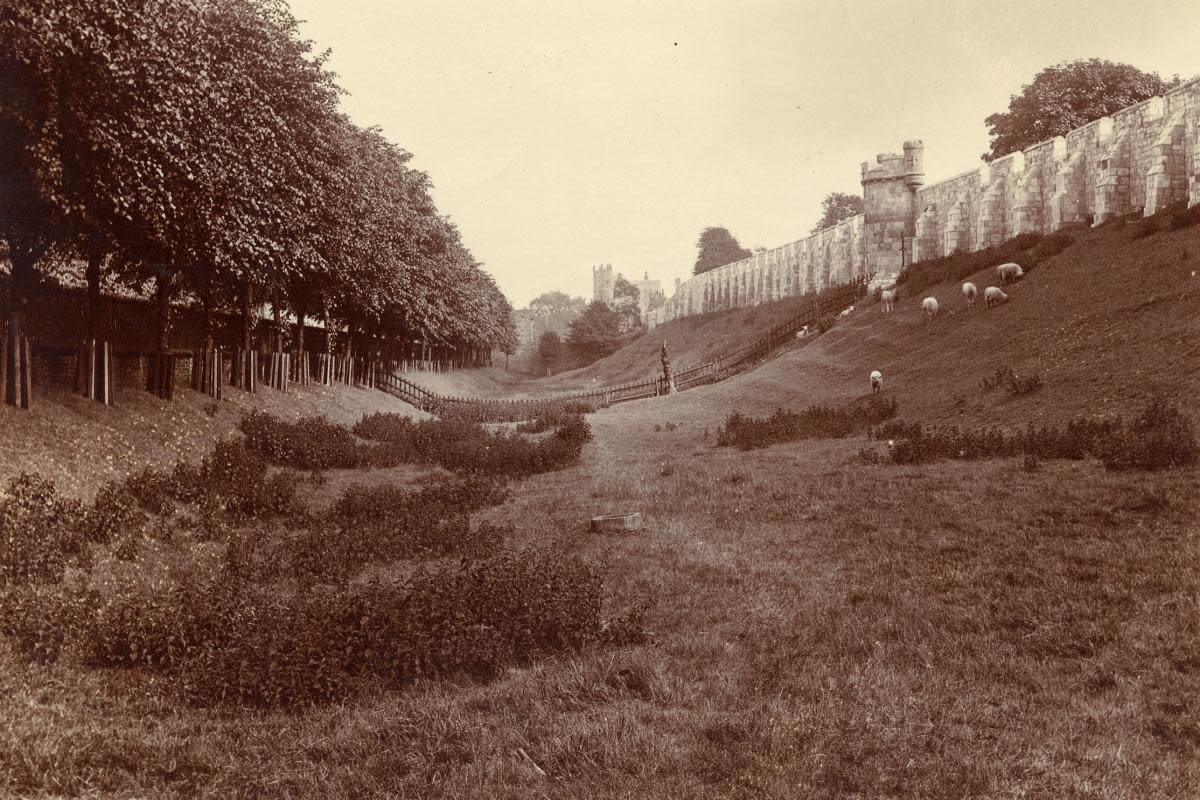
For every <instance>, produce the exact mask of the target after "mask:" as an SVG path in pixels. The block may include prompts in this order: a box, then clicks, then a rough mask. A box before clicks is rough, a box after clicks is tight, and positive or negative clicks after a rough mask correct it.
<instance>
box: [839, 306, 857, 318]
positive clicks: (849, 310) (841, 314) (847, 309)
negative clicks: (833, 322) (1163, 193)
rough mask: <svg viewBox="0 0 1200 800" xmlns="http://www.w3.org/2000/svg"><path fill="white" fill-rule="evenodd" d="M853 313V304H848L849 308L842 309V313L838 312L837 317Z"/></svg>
mask: <svg viewBox="0 0 1200 800" xmlns="http://www.w3.org/2000/svg"><path fill="white" fill-rule="evenodd" d="M853 313H854V306H850V307H849V308H845V309H842V313H840V314H838V317H839V318H840V317H848V316H850V315H851V314H853Z"/></svg>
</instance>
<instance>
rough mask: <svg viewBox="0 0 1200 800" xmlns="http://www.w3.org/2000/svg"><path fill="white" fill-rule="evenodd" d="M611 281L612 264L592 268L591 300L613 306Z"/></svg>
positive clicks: (612, 279)
mask: <svg viewBox="0 0 1200 800" xmlns="http://www.w3.org/2000/svg"><path fill="white" fill-rule="evenodd" d="M613 281H614V278H613V268H612V264H601V265H600V266H598V267H592V300H593V301H594V302H597V303H604V305H606V306H611V305H612V304H613Z"/></svg>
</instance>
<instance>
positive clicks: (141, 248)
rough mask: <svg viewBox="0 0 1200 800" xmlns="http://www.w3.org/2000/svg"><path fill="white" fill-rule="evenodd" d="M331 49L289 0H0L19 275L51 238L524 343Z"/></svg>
mask: <svg viewBox="0 0 1200 800" xmlns="http://www.w3.org/2000/svg"><path fill="white" fill-rule="evenodd" d="M325 60H326V54H320V53H316V52H314V49H313V45H312V43H311V42H309V41H306V40H304V39H302V38H301V37H300V36H299V33H298V28H297V23H296V20H295V19H294V18H293V17H292V15H291V13H290V12H289V11H288V9H287V6H286V5H285V4H284V3H282V2H278V0H133V1H132V2H131V0H91V2H88V3H79V2H75V0H43V1H42V2H39V3H29V4H26V3H14V2H12V0H0V140H2V141H4V143H5V146H4V148H2V150H3V152H2V153H0V235H3V238H4V245H5V247H4V249H5V253H6V256H7V260H8V262H9V268H10V270H11V272H12V276H13V281H12V282H13V286H14V289H16V290H19V289H20V288H21V287H22V286H25V285H28V284H29V283H30V282H31V281H32V280H33V279H34V277H35V273H36V272H37V271H43V272H44V271H47V270H48V265H47V264H45V263H43V262H44V261H45V259H44V258H43V256H45V254H46V253H47V252H48V251H49V250H50V249H51V248H53V247H58V248H61V249H64V250H65V251H66V252H68V253H71V252H73V253H75V254H77V255H88V256H91V257H95V256H96V255H97V254H98V253H101V254H103V255H104V256H105V257H106V262H105V263H107V264H108V265H109V268H110V269H111V270H112V271H114V272H116V273H118V275H119V276H124V277H127V278H128V279H129V280H131V281H133V282H135V283H140V282H141V281H144V280H146V279H150V278H152V279H154V280H156V281H157V282H158V283H159V284H160V288H161V286H162V285H163V284H166V285H168V288H169V289H170V291H172V292H175V293H178V294H183V295H185V296H189V297H196V298H199V300H200V302H202V303H204V304H205V305H206V307H208V308H211V307H214V306H217V307H219V306H223V305H228V304H229V303H231V302H232V300H233V298H234V297H235V296H238V295H242V294H245V293H249V292H251V291H253V290H257V291H260V292H269V293H271V294H272V296H275V297H278V298H280V299H281V300H282V302H283V303H285V304H286V305H288V306H290V307H291V308H292V309H293V310H294V311H295V312H296V313H297V314H298V315H303V314H317V313H322V312H324V313H327V314H328V315H329V316H330V317H331V318H332V319H333V320H336V321H338V322H340V323H342V324H345V325H351V326H353V327H354V328H355V329H356V330H359V331H362V332H365V333H370V334H371V335H373V336H379V337H391V338H399V339H405V340H408V339H411V338H413V337H416V338H418V339H420V340H423V341H428V342H433V343H442V344H446V345H449V346H451V347H463V346H467V347H480V348H486V347H495V348H498V349H501V350H506V349H507V350H508V351H511V350H512V349H513V347H515V342H516V339H515V333H514V331H513V323H512V318H511V311H512V309H511V306H510V305H509V303H508V301H507V300H506V299H505V298H504V296H503V294H502V293H501V292H500V290H499V288H498V287H497V286H496V283H495V281H494V280H493V279H492V278H491V276H490V275H488V274H487V273H486V272H484V271H483V269H482V268H481V265H480V264H479V263H478V262H477V261H476V260H475V259H474V258H473V257H472V255H471V253H470V252H469V251H468V250H467V249H466V247H465V246H464V245H463V244H462V241H461V239H460V237H459V234H458V231H457V230H456V229H455V227H454V226H453V225H452V224H451V223H450V222H449V221H448V220H447V219H446V218H445V217H443V216H442V215H441V214H439V213H438V211H437V208H436V207H435V205H434V203H433V200H432V198H431V196H430V192H429V187H430V182H429V178H428V176H426V175H425V174H424V173H422V172H418V171H416V170H414V169H412V168H411V167H410V166H409V165H408V162H409V160H410V159H411V155H410V154H409V153H408V152H406V151H405V150H403V149H402V148H400V147H398V146H397V145H395V144H393V143H392V142H389V141H388V140H387V139H385V138H384V137H383V135H382V134H381V133H380V132H379V131H378V130H375V129H364V128H360V127H358V126H356V125H354V124H353V123H351V122H350V121H349V120H348V119H347V118H346V117H345V115H344V114H342V113H341V112H340V111H339V110H338V96H339V95H340V94H341V90H340V89H339V88H338V86H337V85H336V83H335V81H334V76H333V74H332V73H330V72H329V71H328V70H327V69H326V67H325ZM89 280H91V277H90V276H89ZM18 305H19V304H18Z"/></svg>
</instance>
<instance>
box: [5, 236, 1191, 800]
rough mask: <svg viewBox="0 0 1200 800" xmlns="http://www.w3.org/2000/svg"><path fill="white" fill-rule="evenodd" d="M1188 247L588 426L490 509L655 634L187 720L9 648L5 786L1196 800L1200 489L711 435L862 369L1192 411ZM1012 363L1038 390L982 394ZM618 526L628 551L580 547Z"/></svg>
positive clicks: (839, 393) (617, 410)
mask: <svg viewBox="0 0 1200 800" xmlns="http://www.w3.org/2000/svg"><path fill="white" fill-rule="evenodd" d="M1189 252H1190V253H1200V229H1192V230H1188V231H1174V232H1169V233H1161V234H1158V235H1156V236H1153V237H1150V238H1148V239H1143V240H1140V241H1138V242H1136V243H1135V242H1131V241H1130V239H1129V238H1128V231H1127V230H1126V229H1124V228H1122V227H1119V226H1109V227H1106V228H1103V229H1100V230H1097V231H1094V232H1089V233H1086V234H1084V235H1082V236H1081V238H1080V241H1079V242H1078V243H1077V244H1076V245H1075V246H1074V247H1072V248H1070V249H1068V250H1067V251H1066V252H1064V253H1062V254H1061V255H1059V256H1058V257H1056V258H1054V259H1052V260H1050V261H1047V262H1046V263H1044V264H1042V265H1041V266H1039V267H1038V269H1037V270H1036V271H1034V272H1033V273H1032V274H1030V275H1029V276H1028V277H1027V278H1026V279H1025V281H1024V282H1023V283H1022V284H1020V285H1019V286H1017V287H1016V288H1015V289H1014V290H1013V291H1012V292H1011V295H1012V301H1011V302H1010V303H1009V304H1008V305H1007V306H1005V307H1002V308H999V309H995V310H992V311H985V310H983V309H978V310H976V311H974V312H971V313H970V314H968V313H966V312H965V311H963V310H962V309H961V302H962V301H961V299H960V296H959V295H958V293H957V287H956V286H940V287H934V288H933V289H932V290H931V293H934V294H936V295H937V296H938V297H939V299H941V300H942V302H943V307H944V308H947V309H948V312H947V313H945V314H944V315H943V316H942V317H941V318H939V319H938V320H935V321H933V322H929V323H926V322H923V321H922V320H921V318H920V316H919V313H918V312H917V310H916V305H917V302H918V300H919V298H908V297H906V298H905V299H904V301H903V303H901V304H900V306H899V307H898V310H897V311H896V313H895V314H892V315H886V316H885V315H882V314H880V313H879V311H878V309H877V308H874V307H864V308H860V309H859V310H858V311H856V312H855V313H854V314H853V315H852V316H851V317H850V319H849V320H848V321H846V322H844V323H840V324H839V325H838V326H837V327H836V328H834V330H833V331H831V332H830V333H828V334H826V335H824V336H822V337H820V338H819V339H817V340H816V341H815V342H812V343H809V344H807V345H806V346H804V347H802V348H796V349H793V350H790V351H784V352H782V353H780V354H779V355H778V356H777V357H775V358H774V359H772V360H771V361H769V362H768V363H766V364H764V365H763V366H761V367H760V368H758V369H757V370H755V371H753V372H750V373H746V374H744V375H741V376H738V377H736V378H734V379H731V380H729V381H726V382H723V383H721V384H716V385H713V386H708V387H702V388H699V389H696V390H693V391H690V392H686V393H684V394H681V395H676V396H673V397H666V398H655V399H653V400H646V401H639V402H634V403H628V404H623V405H620V406H615V407H613V408H611V409H607V410H605V411H603V412H600V413H598V414H595V415H592V417H591V421H592V424H593V427H594V433H595V439H594V441H593V442H592V443H590V444H589V445H588V446H587V447H586V448H585V449H584V459H583V462H582V463H581V464H580V465H579V466H577V467H574V468H572V469H568V470H565V471H563V472H560V473H551V474H546V475H539V476H535V477H533V478H530V479H529V480H527V481H524V482H521V483H520V484H517V485H516V486H515V487H514V496H515V499H514V501H513V502H512V503H510V504H507V505H504V506H501V507H499V508H495V509H492V510H490V511H488V512H486V513H485V514H483V515H481V516H482V517H483V518H484V519H487V520H489V521H493V522H498V523H503V522H511V523H513V524H514V525H516V526H517V527H518V530H519V536H520V537H521V538H523V539H527V540H535V539H539V540H547V539H548V540H556V541H559V542H561V543H562V544H563V545H564V546H566V547H569V548H571V549H573V550H575V551H577V552H580V553H582V554H584V555H585V556H587V557H588V558H590V559H592V560H593V561H595V562H598V563H600V564H601V565H603V566H604V567H605V572H606V574H607V578H606V591H607V592H608V593H609V594H610V597H607V598H606V605H608V606H609V607H613V608H623V607H628V606H629V605H631V604H635V603H637V602H638V601H639V600H641V599H643V598H645V599H647V600H648V601H649V602H650V606H649V610H648V612H647V615H646V625H647V627H648V628H649V629H650V631H651V632H652V634H653V642H652V643H651V644H649V645H644V646H638V647H630V648H626V649H622V650H617V651H611V650H607V651H585V652H583V653H580V654H578V655H574V656H562V657H559V658H556V659H551V660H547V661H543V662H539V663H538V664H537V665H535V666H532V667H530V668H527V669H516V670H511V671H510V672H509V673H507V674H506V675H504V676H502V677H500V678H499V679H497V680H495V681H492V682H491V683H487V684H478V683H473V682H450V681H438V682H422V683H418V684H417V685H416V686H414V687H413V688H411V689H410V690H408V691H405V692H392V693H388V692H374V693H368V694H367V695H365V696H362V697H359V698H357V699H354V700H351V701H349V702H347V703H344V704H338V705H333V706H326V707H321V708H315V709H309V710H304V711H301V712H297V713H290V714H289V713H261V712H241V711H233V710H231V711H221V712H217V711H212V712H208V711H200V710H195V709H189V708H181V707H176V706H174V705H172V704H170V703H166V702H163V701H162V700H160V699H157V698H158V697H159V694H158V693H157V692H156V691H155V690H153V688H152V687H149V686H148V684H147V680H148V679H147V677H146V676H144V675H139V674H137V673H136V672H131V671H99V670H93V671H78V670H70V669H65V668H62V667H58V666H53V667H48V668H45V667H36V666H29V665H25V664H22V663H20V662H18V661H17V660H16V659H15V658H14V657H13V656H12V655H11V654H10V653H6V652H5V650H4V647H5V646H4V645H3V644H2V643H0V794H10V795H13V796H19V797H27V796H28V797H49V796H64V795H65V796H76V795H88V796H104V797H126V796H139V797H143V796H144V797H247V798H248V797H255V798H260V797H262V798H283V797H323V798H351V797H354V798H359V797H379V798H382V797H447V798H449V797H481V798H482V797H487V798H528V797H554V798H580V799H581V800H582V798H614V799H615V798H629V797H634V798H696V797H705V798H707V797H712V798H730V797H737V798H794V797H805V798H842V797H871V798H875V797H895V798H901V797H905V798H906V797H923V798H947V799H949V798H955V799H956V800H957V799H958V798H967V797H971V798H980V797H987V798H992V797H996V798H1017V797H1021V798H1104V799H1112V800H1116V799H1118V798H1120V799H1122V800H1124V799H1125V798H1177V797H1195V796H1198V795H1200V724H1198V723H1197V706H1196V704H1197V698H1198V697H1200V624H1198V623H1197V620H1200V540H1198V539H1197V527H1196V522H1195V520H1196V519H1197V517H1198V515H1200V475H1198V473H1197V471H1196V470H1179V471H1174V472H1165V473H1156V474H1128V473H1112V472H1107V471H1105V470H1104V469H1103V468H1102V467H1101V466H1100V465H1099V464H1098V463H1096V462H1094V461H1082V462H1064V461H1047V462H1044V463H1043V464H1042V466H1041V468H1040V469H1038V470H1036V471H1027V470H1025V469H1024V468H1023V467H1022V464H1021V463H1020V461H1019V460H1016V461H1014V460H993V461H981V462H966V463H959V462H954V463H937V464H932V465H925V466H919V467H896V466H890V465H884V464H879V465H870V466H865V465H863V464H862V463H861V462H860V461H859V460H858V459H857V458H856V453H857V451H858V449H859V448H861V447H863V446H864V445H865V444H866V442H865V440H862V439H848V440H841V441H804V442H795V443H789V444H784V445H779V446H776V447H771V448H767V449H765V450H758V451H752V452H742V451H737V450H732V449H724V448H720V449H718V448H715V447H714V446H713V444H714V439H715V435H714V434H715V426H716V425H717V424H718V423H719V422H720V421H721V420H722V419H723V418H724V416H725V415H726V414H727V413H728V412H729V411H731V410H733V409H735V408H736V409H738V410H742V411H746V412H767V411H770V410H771V409H772V408H774V407H775V406H778V405H785V406H791V407H802V406H804V405H807V404H809V403H812V402H817V401H822V402H829V401H834V402H836V401H840V400H844V399H848V398H853V397H857V396H858V395H861V394H863V393H865V392H866V391H867V379H866V376H867V375H868V373H869V372H870V370H871V369H873V368H876V367H878V368H880V369H882V370H883V372H884V374H885V376H886V377H887V384H886V391H887V392H889V393H893V394H895V395H896V396H897V397H898V399H899V402H900V407H901V414H902V415H903V416H905V417H908V418H910V419H922V420H926V421H937V420H942V421H945V420H958V421H961V422H964V423H970V422H991V421H994V420H998V419H1002V420H1011V421H1012V422H1013V423H1014V424H1021V423H1022V422H1023V420H1025V419H1034V420H1046V421H1047V422H1061V421H1062V420H1063V419H1065V417H1067V416H1069V415H1073V414H1091V415H1103V414H1110V413H1114V412H1117V411H1124V410H1125V409H1127V408H1130V407H1132V408H1130V410H1136V409H1137V407H1138V406H1140V404H1141V402H1140V401H1141V398H1143V397H1144V396H1146V395H1148V394H1149V393H1150V392H1151V391H1152V390H1155V389H1158V390H1162V391H1165V392H1167V393H1168V394H1170V395H1172V396H1173V397H1174V398H1175V399H1177V400H1178V401H1181V403H1182V404H1183V405H1184V406H1185V408H1187V409H1188V410H1189V411H1190V412H1191V413H1193V415H1194V413H1195V412H1194V401H1193V400H1192V398H1194V397H1195V389H1196V380H1195V377H1194V375H1193V372H1194V370H1195V367H1196V365H1197V364H1198V363H1200V359H1198V358H1197V355H1198V351H1197V342H1196V333H1197V330H1198V328H1197V326H1196V323H1195V312H1194V309H1195V308H1196V301H1197V299H1198V298H1197V296H1196V295H1197V293H1198V292H1200V288H1198V287H1200V279H1197V278H1196V277H1194V276H1193V275H1192V274H1191V273H1192V271H1194V270H1197V269H1200V264H1198V263H1197V258H1196V256H1195V255H1190V254H1189ZM977 282H978V283H980V284H982V285H987V284H988V283H990V282H991V281H989V280H980V281H977ZM950 312H953V313H950ZM1004 366H1008V367H1011V368H1013V369H1015V370H1017V371H1018V372H1025V371H1028V370H1036V371H1038V372H1040V373H1041V375H1042V377H1043V379H1044V382H1045V385H1044V386H1043V388H1042V389H1040V390H1039V391H1037V392H1035V393H1033V394H1031V395H1028V396H1026V397H1022V398H1019V399H1010V398H1008V397H1007V395H1004V394H1003V393H1002V392H991V393H985V392H983V391H982V389H981V388H980V386H979V382H980V379H981V378H982V377H984V376H985V375H990V374H991V373H992V372H993V371H994V369H995V368H996V367H1004ZM956 395H961V396H962V397H963V400H962V402H961V403H960V402H957V401H956V399H955V396H956ZM668 422H673V423H677V424H678V425H679V427H677V428H674V429H673V430H670V431H667V430H660V431H656V430H655V427H656V426H660V427H665V423H668ZM706 428H707V429H709V430H706ZM628 510H640V511H641V512H642V513H643V514H644V516H645V520H646V529H645V530H644V531H642V532H640V533H637V534H632V535H627V536H597V535H594V534H591V533H589V532H588V530H587V526H586V520H587V518H588V517H590V516H592V515H595V514H599V513H605V512H616V511H628ZM609 601H611V602H609Z"/></svg>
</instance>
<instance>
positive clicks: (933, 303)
mask: <svg viewBox="0 0 1200 800" xmlns="http://www.w3.org/2000/svg"><path fill="white" fill-rule="evenodd" d="M921 310H922V311H924V312H925V316H926V318H928V319H933V318H934V317H936V316H937V313H938V302H937V298H936V297H926V298H925V299H924V300H922V301H921Z"/></svg>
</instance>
